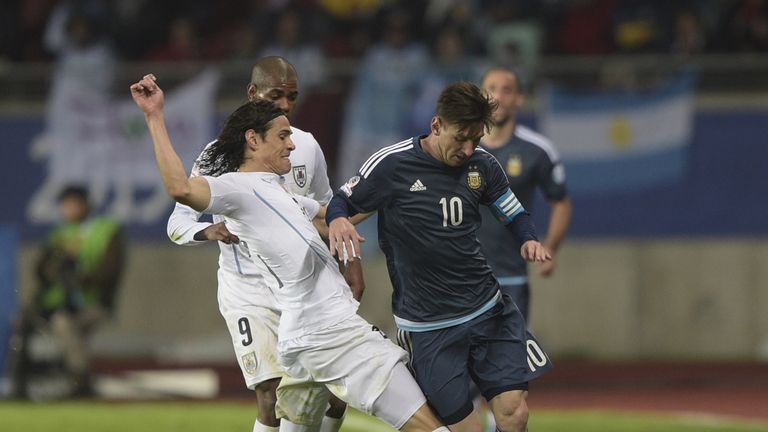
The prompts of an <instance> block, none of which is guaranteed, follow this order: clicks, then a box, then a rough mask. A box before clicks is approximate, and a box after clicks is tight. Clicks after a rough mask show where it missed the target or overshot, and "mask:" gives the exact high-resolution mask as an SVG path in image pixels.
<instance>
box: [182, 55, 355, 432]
mask: <svg viewBox="0 0 768 432" xmlns="http://www.w3.org/2000/svg"><path fill="white" fill-rule="evenodd" d="M298 95H299V88H298V76H297V73H296V70H295V69H294V67H293V66H292V65H291V64H290V63H288V62H287V61H286V60H285V59H283V58H282V57H264V58H262V59H260V60H258V61H257V62H256V64H255V65H254V67H253V71H252V74H251V81H250V83H249V84H248V87H247V96H248V99H249V100H251V101H253V100H259V99H262V100H269V101H271V102H272V103H274V104H275V106H277V107H278V108H280V109H281V110H282V111H283V112H284V113H285V114H286V116H289V115H290V113H291V112H292V111H293V108H294V107H295V105H296V101H297V98H298ZM291 131H292V135H291V138H292V140H293V142H294V143H295V145H296V149H295V150H294V151H293V152H291V155H290V161H291V170H290V172H289V173H287V175H286V176H285V187H286V188H287V189H289V190H290V191H291V192H293V193H295V194H297V195H301V196H306V197H308V198H312V199H314V200H316V201H318V202H320V203H321V204H327V203H328V201H329V200H330V199H331V196H332V195H333V192H332V190H331V187H330V185H329V182H328V174H327V167H326V163H325V157H324V156H323V152H322V150H321V148H320V145H319V144H318V143H317V141H316V140H315V138H314V137H313V136H312V134H311V133H308V132H304V131H302V130H300V129H298V128H295V127H291ZM215 142H216V141H214V142H212V143H210V144H208V145H207V146H206V147H205V149H204V150H203V151H202V153H201V154H200V156H199V157H198V159H197V161H196V162H195V165H194V166H193V168H192V172H191V175H192V176H193V177H195V176H198V175H212V176H219V175H221V174H225V173H226V172H230V171H236V170H237V169H238V167H237V166H229V167H226V166H222V165H218V166H216V165H215V164H207V165H206V168H207V170H205V171H201V170H200V165H201V163H202V162H203V161H206V159H207V157H209V150H210V149H211V146H212V144H214V143H215ZM209 162H212V161H209ZM200 217H201V213H200V212H197V211H195V210H193V209H192V208H190V207H188V206H185V205H182V204H178V203H177V204H176V207H175V208H174V211H173V213H172V214H171V216H170V218H169V219H168V236H169V237H170V238H171V240H172V241H173V242H175V243H176V244H179V245H185V246H186V245H199V244H203V243H205V242H206V241H211V240H212V241H218V244H219V247H220V254H219V271H218V303H219V310H220V312H221V315H222V316H223V317H224V320H225V321H226V324H227V328H228V330H229V332H230V335H231V336H232V345H233V347H234V350H235V354H236V357H237V362H238V364H239V365H240V369H241V371H242V373H243V377H244V379H245V383H246V385H247V386H248V388H249V389H251V390H254V391H255V393H256V400H257V404H258V406H259V415H258V418H257V419H256V422H255V424H254V429H253V430H254V432H266V431H273V430H277V427H278V425H279V424H280V422H279V420H278V419H277V418H276V417H275V414H274V408H275V401H276V396H275V390H276V389H277V386H278V384H279V382H280V377H281V376H282V374H283V370H282V368H281V367H280V365H279V364H278V362H277V356H276V353H275V349H276V343H277V324H278V321H279V318H280V315H279V314H280V312H279V311H278V310H277V307H276V305H275V301H274V298H273V297H272V295H271V293H270V289H269V285H270V284H274V283H275V282H274V278H272V277H271V275H270V273H269V270H268V269H267V268H265V266H264V264H263V263H262V262H261V261H260V260H258V259H257V258H256V257H252V256H248V255H247V254H244V253H243V250H244V249H243V248H242V245H238V240H239V239H238V238H237V236H235V235H233V234H232V233H230V231H229V230H228V225H227V223H226V222H227V221H226V218H224V217H222V216H214V217H213V219H214V223H213V224H211V223H207V222H199V219H200ZM345 276H346V277H347V281H348V282H349V284H350V286H352V288H353V293H354V296H355V298H356V299H357V300H359V299H360V297H361V296H362V292H363V289H364V285H363V279H362V267H361V265H360V262H359V261H355V262H351V263H349V265H348V266H347V269H346V271H345ZM345 412H346V405H345V404H344V403H343V402H342V401H340V400H338V399H336V398H335V397H332V398H331V401H330V408H329V409H328V411H327V412H326V415H325V417H324V419H323V426H322V432H338V430H339V428H340V427H341V423H342V421H343V419H344V414H345Z"/></svg>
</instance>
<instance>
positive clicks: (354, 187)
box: [329, 137, 535, 331]
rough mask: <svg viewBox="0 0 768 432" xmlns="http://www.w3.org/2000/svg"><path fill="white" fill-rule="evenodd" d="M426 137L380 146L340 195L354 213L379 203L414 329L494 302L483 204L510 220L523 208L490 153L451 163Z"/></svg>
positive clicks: (407, 322) (408, 323)
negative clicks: (481, 234) (481, 237)
mask: <svg viewBox="0 0 768 432" xmlns="http://www.w3.org/2000/svg"><path fill="white" fill-rule="evenodd" d="M420 138H423V137H415V138H412V139H409V140H406V141H403V142H401V143H398V144H395V145H392V146H389V147H385V148H383V149H381V150H379V151H378V152H377V153H374V155H373V156H371V157H370V158H369V159H368V161H366V162H365V163H364V164H363V166H362V167H361V169H360V171H359V172H358V175H357V176H355V177H353V178H352V179H350V181H349V182H347V184H346V185H344V186H343V187H342V188H341V192H340V193H337V195H336V197H335V198H334V199H338V197H341V198H343V199H344V200H345V201H346V203H347V205H348V207H349V208H350V209H351V210H352V212H351V213H367V212H372V211H375V210H378V212H379V226H378V230H379V246H380V247H381V249H382V250H383V251H384V253H385V255H386V257H387V267H388V269H389V274H390V278H391V280H392V285H393V288H394V292H393V298H392V309H393V312H394V314H395V321H396V323H397V325H398V327H400V328H402V329H404V330H410V331H426V330H430V329H435V328H443V327H448V326H452V325H456V324H459V323H461V322H465V320H469V319H471V318H472V317H474V314H476V313H482V312H483V311H485V310H486V309H487V308H489V307H491V306H493V304H495V302H496V300H497V299H498V284H497V282H496V279H495V278H494V277H493V274H492V272H491V269H490V267H489V266H488V264H487V263H486V260H485V257H484V256H483V254H482V252H481V250H480V242H479V241H478V239H477V236H476V234H475V232H476V231H477V229H478V227H479V226H480V222H481V216H480V208H479V207H480V205H481V204H483V205H486V206H488V205H490V206H494V208H496V209H497V218H498V219H501V220H502V221H503V223H509V222H510V221H512V220H513V219H515V218H516V217H517V216H518V215H520V214H522V213H523V212H524V210H523V208H522V206H521V205H520V204H519V202H518V201H517V199H516V198H515V197H514V195H513V194H512V192H511V191H510V190H509V184H508V182H507V176H506V175H505V174H504V171H503V170H502V168H501V166H500V165H499V163H498V162H497V161H496V159H494V157H493V156H491V155H490V154H489V153H488V152H486V151H484V150H482V149H477V150H476V151H475V152H474V154H473V155H472V156H471V157H470V159H469V161H468V162H467V163H466V164H465V165H463V166H460V167H450V166H447V165H445V164H443V163H442V162H440V161H438V160H436V159H434V158H433V157H432V156H430V155H428V154H427V153H425V152H424V151H423V150H422V147H421V144H420ZM332 204H333V202H332ZM329 211H330V209H329ZM525 218H527V214H526V216H525ZM520 219H521V220H522V219H524V218H522V217H521V218H520ZM491 223H495V224H498V225H499V226H500V227H503V225H502V224H500V223H498V222H491ZM531 231H532V230H531ZM529 238H535V235H533V234H530V236H529Z"/></svg>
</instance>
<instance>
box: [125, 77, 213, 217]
mask: <svg viewBox="0 0 768 432" xmlns="http://www.w3.org/2000/svg"><path fill="white" fill-rule="evenodd" d="M131 96H132V97H133V100H134V101H135V102H136V105H138V106H139V108H140V109H141V111H142V112H143V113H144V120H145V121H146V122H147V127H148V128H149V133H150V135H151V136H152V143H153V146H154V149H155V160H156V162H157V167H158V168H159V170H160V175H161V176H162V178H163V184H164V185H165V189H166V191H167V192H168V195H170V196H171V198H173V199H174V200H175V201H176V202H179V203H182V204H185V205H188V206H190V207H192V208H193V209H195V210H198V211H201V210H204V209H205V208H206V207H208V204H209V203H210V200H211V189H210V187H209V186H208V181H206V180H205V179H204V178H202V177H195V178H192V179H190V178H188V177H187V173H186V171H185V170H184V165H183V164H182V163H181V159H180V158H179V155H178V154H176V151H175V150H174V149H173V146H172V145H171V139H170V137H169V136H168V131H167V130H166V128H165V119H164V116H163V103H164V96H163V90H162V89H161V88H160V87H159V86H158V85H157V82H156V78H155V76H154V75H152V74H148V75H144V77H143V78H142V79H141V81H139V82H137V83H135V84H133V85H132V86H131Z"/></svg>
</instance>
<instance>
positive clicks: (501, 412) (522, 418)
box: [489, 390, 528, 432]
mask: <svg viewBox="0 0 768 432" xmlns="http://www.w3.org/2000/svg"><path fill="white" fill-rule="evenodd" d="M526 399H528V392H527V391H525V390H510V391H507V392H504V393H501V394H499V395H497V396H495V397H494V398H493V399H491V400H490V402H489V404H490V406H491V411H492V412H493V417H494V418H495V419H496V429H497V430H499V431H501V432H525V431H526V430H528V429H527V427H528V403H527V402H526Z"/></svg>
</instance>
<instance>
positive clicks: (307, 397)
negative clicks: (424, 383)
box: [275, 315, 426, 429]
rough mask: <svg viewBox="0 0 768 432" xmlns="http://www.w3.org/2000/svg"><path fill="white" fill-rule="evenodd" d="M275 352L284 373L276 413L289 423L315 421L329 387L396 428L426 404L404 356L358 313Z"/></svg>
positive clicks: (294, 340) (332, 391) (289, 341)
mask: <svg viewBox="0 0 768 432" xmlns="http://www.w3.org/2000/svg"><path fill="white" fill-rule="evenodd" d="M277 351H278V357H279V360H280V364H281V365H282V366H283V368H284V369H285V376H284V377H283V380H282V381H281V382H280V386H279V387H278V388H277V405H276V407H275V412H276V414H277V416H278V417H285V418H287V419H288V420H290V421H291V422H293V423H296V424H301V425H307V426H310V425H315V424H318V423H319V422H320V421H321V420H322V416H323V413H324V412H325V409H326V402H327V399H328V392H329V391H330V392H331V393H333V394H334V395H336V396H337V397H338V398H339V399H341V400H343V401H345V402H347V403H348V404H349V405H350V406H352V407H353V408H356V409H358V410H360V411H362V412H364V413H366V414H370V415H376V416H377V417H379V418H381V419H382V420H384V421H386V422H388V423H389V424H390V425H392V426H393V427H395V428H398V429H399V428H401V427H402V426H403V424H405V421H406V420H408V419H409V418H410V417H411V416H412V415H413V413H415V412H416V410H417V409H418V408H419V407H420V406H421V405H423V404H424V403H425V402H426V399H425V397H424V394H423V393H422V392H421V390H420V389H419V387H418V385H417V384H416V381H415V380H414V379H413V377H412V376H411V375H410V374H409V373H407V369H406V368H405V363H406V361H407V357H408V354H407V353H406V352H405V351H404V350H403V349H402V348H400V347H398V346H397V345H395V344H394V343H392V342H391V341H390V340H389V339H387V338H386V337H385V336H384V334H383V333H381V332H380V331H378V330H377V329H375V328H374V327H373V326H372V325H371V324H370V323H368V322H367V321H365V320H364V319H363V318H361V317H360V316H358V315H354V316H352V317H350V318H348V319H346V320H344V321H342V322H340V323H338V324H335V325H333V326H331V327H329V328H327V329H324V330H322V331H317V332H313V333H311V334H306V335H303V336H300V337H297V338H294V339H289V340H285V341H280V342H279V343H278V347H277ZM396 370H397V372H395V371H396ZM403 372H404V373H403ZM393 392H394V393H393ZM392 395H395V396H392Z"/></svg>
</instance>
